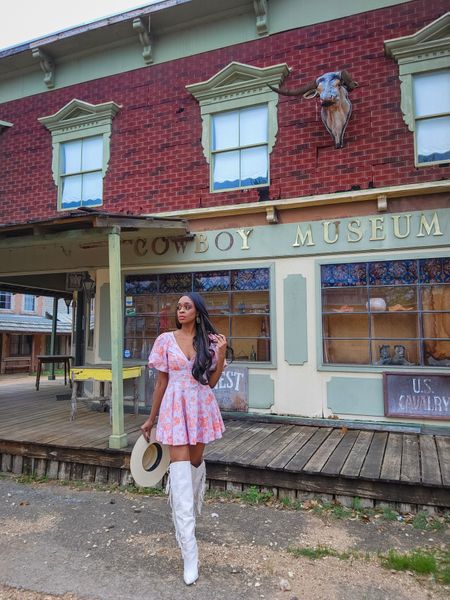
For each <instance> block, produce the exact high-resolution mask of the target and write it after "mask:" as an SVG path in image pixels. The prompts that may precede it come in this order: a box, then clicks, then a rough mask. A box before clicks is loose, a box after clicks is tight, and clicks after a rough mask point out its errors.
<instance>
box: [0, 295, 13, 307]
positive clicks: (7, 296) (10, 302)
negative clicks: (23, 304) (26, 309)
mask: <svg viewBox="0 0 450 600" xmlns="http://www.w3.org/2000/svg"><path fill="white" fill-rule="evenodd" d="M0 296H3V297H4V298H5V299H6V298H9V307H2V306H0V310H9V311H11V310H13V302H12V293H11V292H3V291H0Z"/></svg>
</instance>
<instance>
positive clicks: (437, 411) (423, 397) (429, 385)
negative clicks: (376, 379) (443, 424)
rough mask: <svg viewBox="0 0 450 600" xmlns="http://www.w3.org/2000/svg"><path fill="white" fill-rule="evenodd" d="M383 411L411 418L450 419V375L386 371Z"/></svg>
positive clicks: (389, 414)
mask: <svg viewBox="0 0 450 600" xmlns="http://www.w3.org/2000/svg"><path fill="white" fill-rule="evenodd" d="M383 389H384V414H385V416H386V417H408V418H410V419H442V420H449V419H450V375H443V374H433V373H432V374H428V373H427V374H423V373H383Z"/></svg>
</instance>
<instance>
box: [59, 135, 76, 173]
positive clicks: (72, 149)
mask: <svg viewBox="0 0 450 600" xmlns="http://www.w3.org/2000/svg"><path fill="white" fill-rule="evenodd" d="M80 171H81V140H74V141H73V142H66V143H65V144H61V175H64V174H65V173H79V172H80Z"/></svg>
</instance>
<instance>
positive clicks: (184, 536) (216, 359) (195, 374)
mask: <svg viewBox="0 0 450 600" xmlns="http://www.w3.org/2000/svg"><path fill="white" fill-rule="evenodd" d="M175 323H176V326H177V330H176V331H170V332H167V333H163V334H161V335H160V336H159V337H158V338H157V339H156V340H155V343H154V345H153V348H152V351H151V353H150V356H149V359H148V364H149V366H150V367H154V368H156V369H157V370H158V378H157V380H156V385H155V391H154V393H153V403H152V409H151V412H150V416H149V418H148V419H147V420H146V421H145V423H144V424H143V425H142V427H141V429H142V432H143V434H144V437H145V438H146V439H147V440H148V439H149V436H150V432H151V430H152V427H154V425H155V421H156V417H157V415H158V414H159V418H158V424H157V427H156V439H157V441H158V442H160V443H162V444H167V445H168V446H169V448H170V461H171V464H170V469H169V483H168V491H169V500H170V503H171V506H172V514H173V521H174V524H175V535H176V538H177V541H178V544H179V545H180V548H181V552H182V555H183V560H184V575H183V577H184V581H185V583H186V584H187V585H190V584H191V583H194V581H196V580H197V578H198V550H197V542H196V539H195V509H197V512H198V513H199V514H200V511H201V505H202V502H203V495H204V491H205V479H206V471H205V463H204V461H203V451H204V449H205V444H207V443H208V442H211V441H213V440H215V439H218V438H220V437H222V433H223V431H224V430H225V428H224V425H223V421H222V416H221V414H220V410H219V406H218V404H217V401H216V399H215V396H214V394H213V392H212V390H211V388H213V387H214V386H215V385H216V383H217V382H218V381H219V378H220V376H221V374H222V371H223V369H224V367H225V353H226V348H227V340H226V338H225V336H224V335H221V334H219V333H217V331H216V329H215V328H214V326H213V325H212V324H211V321H210V320H209V315H208V311H207V309H206V305H205V302H204V300H203V298H202V297H201V296H200V295H199V294H197V293H195V292H191V293H188V294H185V295H184V296H182V297H181V298H180V300H179V301H178V304H177V312H176V320H175Z"/></svg>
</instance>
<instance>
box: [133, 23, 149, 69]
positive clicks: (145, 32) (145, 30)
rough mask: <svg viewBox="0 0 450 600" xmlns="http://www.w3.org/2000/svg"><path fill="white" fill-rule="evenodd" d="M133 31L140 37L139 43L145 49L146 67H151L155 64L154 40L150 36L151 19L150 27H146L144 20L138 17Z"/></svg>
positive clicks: (143, 53)
mask: <svg viewBox="0 0 450 600" xmlns="http://www.w3.org/2000/svg"><path fill="white" fill-rule="evenodd" d="M133 29H134V30H135V31H136V32H137V34H138V36H139V41H140V43H141V46H142V48H143V50H142V56H143V57H144V62H145V64H146V65H151V64H152V62H153V49H152V38H151V35H150V17H148V27H146V26H145V23H144V19H143V18H142V17H138V18H136V19H133Z"/></svg>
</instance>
